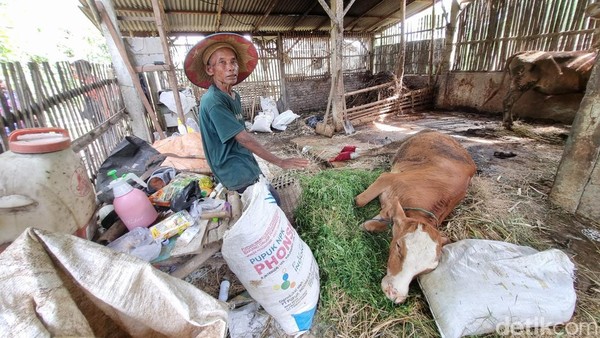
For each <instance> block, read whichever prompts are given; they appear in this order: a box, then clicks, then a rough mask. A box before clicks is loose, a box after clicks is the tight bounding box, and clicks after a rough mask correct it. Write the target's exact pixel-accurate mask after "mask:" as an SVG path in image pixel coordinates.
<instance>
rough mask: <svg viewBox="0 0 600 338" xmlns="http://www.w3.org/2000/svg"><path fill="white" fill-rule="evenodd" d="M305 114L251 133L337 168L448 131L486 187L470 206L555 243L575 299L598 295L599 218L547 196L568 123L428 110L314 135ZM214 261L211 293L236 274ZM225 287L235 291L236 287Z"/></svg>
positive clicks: (386, 157)
mask: <svg viewBox="0 0 600 338" xmlns="http://www.w3.org/2000/svg"><path fill="white" fill-rule="evenodd" d="M308 117H309V116H302V117H301V118H299V119H297V120H296V121H294V122H293V123H292V124H290V125H289V126H288V129H287V130H286V131H283V132H274V133H255V137H256V138H257V139H258V140H259V141H260V142H261V143H263V144H264V145H265V146H266V147H267V148H269V149H270V150H271V151H272V152H274V153H275V154H277V155H279V156H282V157H291V156H294V157H296V156H303V157H308V158H310V159H311V160H312V161H311V165H310V167H309V168H308V169H307V171H308V172H317V171H319V170H325V169H331V168H336V167H347V168H361V169H373V168H385V167H386V165H388V163H389V161H390V159H391V156H392V155H393V154H394V153H395V151H396V149H397V145H398V143H399V142H401V141H402V140H403V139H404V138H406V137H407V136H409V135H411V134H414V133H416V132H418V131H419V130H422V129H434V130H438V131H441V132H445V133H449V134H451V135H453V136H455V137H456V138H457V139H458V140H459V141H460V142H461V143H462V144H463V145H464V146H465V147H466V148H467V149H468V150H469V152H470V153H471V155H472V157H473V159H474V160H475V162H476V163H477V166H478V172H477V175H476V177H475V178H474V180H473V183H472V187H471V189H473V190H478V191H480V192H481V191H485V194H482V193H477V194H472V195H471V196H475V197H476V198H482V197H481V196H484V197H485V196H487V197H486V198H482V201H470V202H469V203H470V204H469V205H471V206H473V205H479V204H484V205H487V206H488V207H490V209H493V211H492V212H495V213H498V214H499V215H508V216H510V217H511V219H513V220H516V221H515V222H514V224H512V226H513V227H514V226H515V224H516V226H518V227H522V228H524V229H526V230H528V231H532V232H533V233H534V236H535V237H536V238H535V241H533V242H534V243H542V244H540V247H539V248H538V249H545V248H548V247H554V248H558V249H561V250H563V251H564V252H566V253H567V254H568V255H569V256H570V257H571V258H572V260H573V261H574V262H575V264H576V267H577V278H576V289H577V293H578V301H581V299H583V298H588V297H589V298H591V299H595V298H598V295H599V293H600V285H599V284H598V283H599V282H598V281H599V280H600V267H599V265H598V263H597V262H598V261H600V249H599V248H600V225H599V224H598V223H595V222H594V221H591V220H583V219H578V218H576V217H573V216H572V215H569V214H567V213H565V212H562V211H561V210H560V209H558V208H556V207H554V206H552V205H551V204H550V203H549V201H548V194H549V193H550V190H551V188H552V184H553V181H554V175H555V173H556V169H557V167H558V164H559V161H560V159H561V155H562V151H563V148H564V143H565V141H566V139H567V137H568V134H569V131H570V130H569V129H570V126H568V125H562V124H540V123H532V122H528V123H524V122H517V123H516V126H515V129H514V131H507V130H504V129H503V128H502V127H501V123H500V119H499V117H495V116H493V117H490V116H480V115H473V114H467V113H461V112H446V111H444V112H440V111H436V112H433V111H427V112H417V113H411V114H406V115H399V116H388V117H385V118H382V119H380V120H379V121H375V122H373V123H369V124H365V125H361V126H354V129H355V133H353V134H351V135H346V134H345V133H344V130H342V131H340V132H338V133H336V134H335V135H334V136H333V137H332V138H327V137H324V136H321V135H317V134H315V131H314V129H313V128H311V127H309V126H308V125H306V123H305V121H306V119H307V118H308ZM345 145H354V146H357V147H358V148H359V154H360V156H359V157H358V158H356V159H353V160H349V161H344V162H334V163H331V162H328V159H330V158H332V157H335V156H336V155H337V154H338V153H339V151H340V150H341V148H342V147H343V146H345ZM263 165H264V171H265V173H266V175H267V176H268V177H269V178H271V179H275V180H277V179H278V178H281V177H284V176H285V172H284V171H282V170H281V169H280V168H278V167H275V166H273V165H270V164H268V163H263ZM483 199H487V200H483ZM463 212H465V211H463ZM466 212H468V210H466ZM444 223H446V224H445V225H443V226H442V230H443V231H445V232H446V233H447V234H448V233H449V235H450V237H451V238H454V239H457V238H465V237H469V234H465V233H461V234H458V233H453V231H454V230H453V228H452V217H450V218H449V219H448V220H447V221H446V222H444ZM444 226H445V227H444ZM511 229H513V228H511ZM496 233H497V232H496ZM510 236H511V231H510V230H507V232H506V237H504V238H493V239H497V240H506V241H511V238H510ZM219 263H221V264H222V262H217V265H218V266H215V268H214V269H207V270H206V273H207V274H213V275H214V276H212V277H211V280H212V282H211V283H212V285H213V286H216V287H217V288H216V289H215V288H213V290H212V291H211V290H205V291H207V292H208V293H215V294H218V283H219V282H218V281H219V280H220V279H221V278H223V276H227V278H233V279H235V276H231V275H230V273H228V271H227V269H226V267H222V266H221V264H219ZM200 272H201V271H200ZM200 272H199V273H200ZM202 273H203V272H202ZM234 284H235V283H234ZM241 290H243V288H241V289H239V288H238V289H237V292H238V293H239V292H241ZM230 294H231V295H235V294H236V290H232V292H230ZM578 308H579V307H578ZM582 311H584V310H582ZM576 315H577V311H576Z"/></svg>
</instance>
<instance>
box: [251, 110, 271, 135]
mask: <svg viewBox="0 0 600 338" xmlns="http://www.w3.org/2000/svg"><path fill="white" fill-rule="evenodd" d="M271 122H273V115H272V114H271V113H265V112H259V113H258V115H256V116H255V117H254V123H253V124H252V127H250V131H258V132H262V133H271V132H272V130H271Z"/></svg>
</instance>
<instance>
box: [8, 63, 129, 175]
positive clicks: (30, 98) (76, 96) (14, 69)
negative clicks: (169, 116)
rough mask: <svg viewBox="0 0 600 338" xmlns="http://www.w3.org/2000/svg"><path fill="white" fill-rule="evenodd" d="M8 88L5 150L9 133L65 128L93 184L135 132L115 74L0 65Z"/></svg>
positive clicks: (99, 68) (89, 67) (80, 66)
mask: <svg viewBox="0 0 600 338" xmlns="http://www.w3.org/2000/svg"><path fill="white" fill-rule="evenodd" d="M0 67H1V72H2V77H3V79H4V82H5V85H6V91H5V92H4V93H3V94H4V95H0V101H2V118H1V119H0V127H1V130H0V134H1V135H2V151H6V150H7V149H8V141H7V136H8V134H9V133H10V132H11V131H13V130H15V129H21V128H38V127H55V128H62V129H66V130H67V131H68V132H69V135H70V137H71V140H72V148H73V150H74V151H76V152H78V153H79V154H80V155H81V157H82V159H83V162H84V165H85V167H86V169H87V173H88V176H89V178H90V179H91V180H92V181H93V180H94V179H95V177H96V174H97V172H98V169H99V167H100V165H101V164H102V162H103V161H104V160H105V159H106V158H107V157H108V155H109V153H110V151H111V150H112V149H113V148H114V146H115V145H116V144H117V143H118V142H120V141H121V140H122V139H123V137H124V136H125V135H127V134H129V133H130V131H129V130H128V126H127V122H126V121H125V119H124V117H125V112H124V108H123V101H122V98H121V95H120V91H119V88H118V85H117V81H116V78H115V77H114V75H113V73H112V70H111V69H110V68H109V67H107V66H104V65H98V64H90V63H88V62H87V61H76V62H74V63H72V64H69V63H67V62H58V63H56V64H53V65H51V64H49V63H47V62H42V63H33V62H30V63H28V65H27V68H23V67H22V66H21V64H20V63H17V62H10V63H0Z"/></svg>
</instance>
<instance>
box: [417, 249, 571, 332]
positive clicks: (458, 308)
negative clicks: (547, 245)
mask: <svg viewBox="0 0 600 338" xmlns="http://www.w3.org/2000/svg"><path fill="white" fill-rule="evenodd" d="M574 270H575V266H574V264H573V263H572V262H571V260H570V259H569V257H568V256H567V255H566V254H565V253H564V252H562V251H560V250H558V249H548V250H544V251H537V250H535V249H533V248H531V247H527V246H519V245H515V244H511V243H506V242H500V241H490V240H477V239H466V240H462V241H458V242H456V243H452V244H448V245H445V246H444V248H443V249H442V257H441V260H440V263H439V265H438V267H437V268H436V269H435V270H433V271H432V272H430V273H427V274H424V275H421V276H420V277H419V284H420V285H421V289H422V290H423V293H424V294H425V297H426V298H427V302H428V303H429V306H430V308H431V312H432V314H433V317H434V318H435V321H436V324H437V326H438V328H439V330H440V333H441V336H442V337H443V338H457V337H461V336H466V335H478V334H484V333H489V332H496V333H500V334H502V333H503V332H504V333H506V332H512V331H511V330H512V329H519V328H537V327H548V326H554V325H557V324H563V323H566V322H568V321H569V320H570V319H571V316H572V315H573V311H574V310H575V302H576V294H575V287H574V284H573V278H574Z"/></svg>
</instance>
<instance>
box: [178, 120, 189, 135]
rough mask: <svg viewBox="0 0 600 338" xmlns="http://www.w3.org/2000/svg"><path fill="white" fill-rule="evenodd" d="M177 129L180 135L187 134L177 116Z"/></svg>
mask: <svg viewBox="0 0 600 338" xmlns="http://www.w3.org/2000/svg"><path fill="white" fill-rule="evenodd" d="M177 130H178V131H179V134H181V135H185V134H187V129H186V128H185V126H184V125H183V122H181V119H180V118H177Z"/></svg>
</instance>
